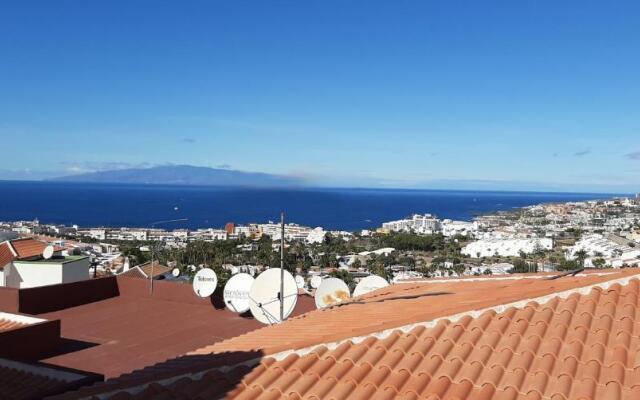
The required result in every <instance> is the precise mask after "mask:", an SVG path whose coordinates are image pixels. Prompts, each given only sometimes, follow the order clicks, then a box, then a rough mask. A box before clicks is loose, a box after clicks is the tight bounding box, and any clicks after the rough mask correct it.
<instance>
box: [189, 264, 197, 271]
mask: <svg viewBox="0 0 640 400" xmlns="http://www.w3.org/2000/svg"><path fill="white" fill-rule="evenodd" d="M187 268H189V271H191V272H196V266H195V265H193V264H191V265H189V266H188V267H187Z"/></svg>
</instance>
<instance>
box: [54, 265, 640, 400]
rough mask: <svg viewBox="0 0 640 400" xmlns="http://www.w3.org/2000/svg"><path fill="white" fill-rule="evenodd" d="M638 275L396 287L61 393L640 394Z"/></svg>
mask: <svg viewBox="0 0 640 400" xmlns="http://www.w3.org/2000/svg"><path fill="white" fill-rule="evenodd" d="M639 277H640V270H638V269H626V270H606V271H599V272H590V273H579V274H576V275H575V276H572V275H568V276H559V275H557V276H554V275H548V274H547V275H545V274H540V275H518V276H508V277H500V278H497V277H493V278H489V277H486V278H485V277H481V278H478V279H448V280H430V281H424V282H416V283H407V284H398V285H393V286H390V287H387V288H383V289H379V290H377V291H376V292H373V293H370V294H368V295H365V296H362V297H360V298H356V299H353V300H352V301H350V302H347V303H341V304H339V305H336V306H334V307H331V308H327V309H322V310H316V311H311V312H309V313H306V314H303V315H300V316H298V317H295V318H291V319H289V320H287V321H286V322H284V323H282V324H280V325H273V326H269V327H264V328H262V329H258V330H254V331H251V332H248V333H246V334H243V335H239V336H236V337H234V338H231V339H227V340H223V341H219V342H217V343H214V344H212V345H210V346H205V347H202V348H200V349H198V350H195V351H192V352H189V353H188V354H186V355H184V356H183V357H179V358H177V359H175V360H172V361H170V362H168V363H160V364H158V365H155V366H152V367H148V368H146V369H144V370H142V371H139V372H138V373H133V374H130V375H127V376H123V377H121V378H117V379H113V380H110V381H107V382H105V383H102V384H97V385H93V386H90V387H86V388H82V389H80V390H79V391H74V392H69V393H67V394H64V395H61V396H55V397H53V398H55V399H92V398H99V399H139V400H142V399H167V400H169V399H203V398H211V399H217V398H232V399H282V398H284V399H396V398H400V399H430V400H436V399H452V400H453V399H457V400H462V399H474V400H484V399H498V400H503V399H504V400H507V399H509V400H512V399H513V400H515V399H536V400H543V399H550V400H569V399H576V400H578V399H607V400H609V399H612V400H617V399H628V400H632V399H638V398H640V361H639V360H640V310H639V304H640V303H639V299H640V280H639Z"/></svg>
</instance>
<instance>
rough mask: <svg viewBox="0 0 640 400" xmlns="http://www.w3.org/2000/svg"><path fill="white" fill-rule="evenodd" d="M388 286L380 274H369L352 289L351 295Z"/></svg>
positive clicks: (360, 294)
mask: <svg viewBox="0 0 640 400" xmlns="http://www.w3.org/2000/svg"><path fill="white" fill-rule="evenodd" d="M387 286H389V282H387V280H386V279H384V278H383V277H381V276H378V275H369V276H367V277H366V278H364V279H363V280H361V281H360V282H359V283H358V284H357V285H356V288H355V289H354V291H353V297H358V296H362V295H365V294H367V293H369V292H373V291H374V290H378V289H382V288H383V287H387Z"/></svg>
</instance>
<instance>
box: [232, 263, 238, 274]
mask: <svg viewBox="0 0 640 400" xmlns="http://www.w3.org/2000/svg"><path fill="white" fill-rule="evenodd" d="M238 272H240V268H238V267H236V266H235V265H234V266H233V267H231V275H235V274H237V273H238Z"/></svg>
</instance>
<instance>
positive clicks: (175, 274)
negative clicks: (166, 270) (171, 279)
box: [171, 268, 180, 278]
mask: <svg viewBox="0 0 640 400" xmlns="http://www.w3.org/2000/svg"><path fill="white" fill-rule="evenodd" d="M171 275H173V276H175V277H176V278H177V277H179V276H180V268H174V269H173V270H171Z"/></svg>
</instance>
